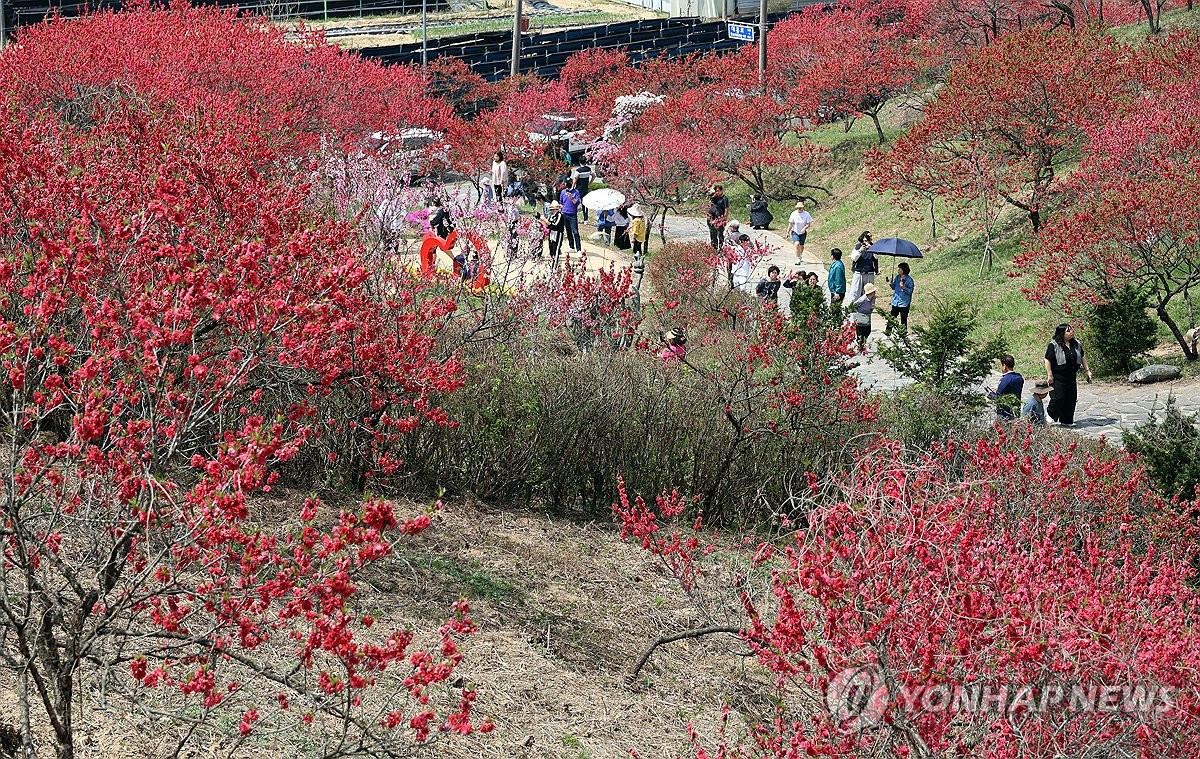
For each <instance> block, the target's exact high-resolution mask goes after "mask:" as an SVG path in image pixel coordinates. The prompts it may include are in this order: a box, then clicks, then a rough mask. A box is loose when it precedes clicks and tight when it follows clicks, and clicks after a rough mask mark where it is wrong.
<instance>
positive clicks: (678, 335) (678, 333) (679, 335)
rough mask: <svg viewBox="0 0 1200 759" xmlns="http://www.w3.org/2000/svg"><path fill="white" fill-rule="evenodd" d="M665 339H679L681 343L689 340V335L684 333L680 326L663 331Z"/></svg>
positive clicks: (669, 340) (669, 341)
mask: <svg viewBox="0 0 1200 759" xmlns="http://www.w3.org/2000/svg"><path fill="white" fill-rule="evenodd" d="M663 340H665V341H667V342H668V343H671V342H674V341H676V340H678V341H679V342H681V343H685V342H687V336H686V335H685V334H684V332H683V330H682V329H680V328H678V327H674V328H672V329H669V330H667V331H666V332H664V333H663Z"/></svg>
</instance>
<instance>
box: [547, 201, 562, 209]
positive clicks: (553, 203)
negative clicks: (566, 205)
mask: <svg viewBox="0 0 1200 759" xmlns="http://www.w3.org/2000/svg"><path fill="white" fill-rule="evenodd" d="M548 207H549V208H562V203H559V202H558V201H557V200H552V201H550V205H549V206H548Z"/></svg>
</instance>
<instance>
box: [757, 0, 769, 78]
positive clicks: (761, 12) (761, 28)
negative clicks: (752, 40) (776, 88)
mask: <svg viewBox="0 0 1200 759" xmlns="http://www.w3.org/2000/svg"><path fill="white" fill-rule="evenodd" d="M758 86H759V88H760V89H761V90H762V91H763V92H764V93H765V92H766V90H767V0H758Z"/></svg>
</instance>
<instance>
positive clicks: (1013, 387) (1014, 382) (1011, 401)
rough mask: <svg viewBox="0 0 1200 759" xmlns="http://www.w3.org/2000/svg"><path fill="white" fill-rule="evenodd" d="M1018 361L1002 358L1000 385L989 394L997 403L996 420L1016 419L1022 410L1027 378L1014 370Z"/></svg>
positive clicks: (1009, 357) (1010, 357)
mask: <svg viewBox="0 0 1200 759" xmlns="http://www.w3.org/2000/svg"><path fill="white" fill-rule="evenodd" d="M1016 365H1017V360H1016V359H1015V358H1013V357H1012V356H1011V355H1006V356H1001V357H1000V384H998V385H996V387H994V388H993V389H992V390H990V391H989V392H988V398H991V399H992V400H994V401H995V402H996V418H998V419H1016V418H1017V411H1018V410H1019V409H1020V408H1021V391H1022V390H1024V389H1025V378H1024V377H1022V376H1021V375H1020V374H1018V373H1017V372H1015V371H1013V368H1014V367H1015V366H1016Z"/></svg>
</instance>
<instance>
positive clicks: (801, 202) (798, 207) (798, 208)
mask: <svg viewBox="0 0 1200 759" xmlns="http://www.w3.org/2000/svg"><path fill="white" fill-rule="evenodd" d="M801 208H804V201H802V200H798V201H796V210H797V211H799V210H800V209H801Z"/></svg>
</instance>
